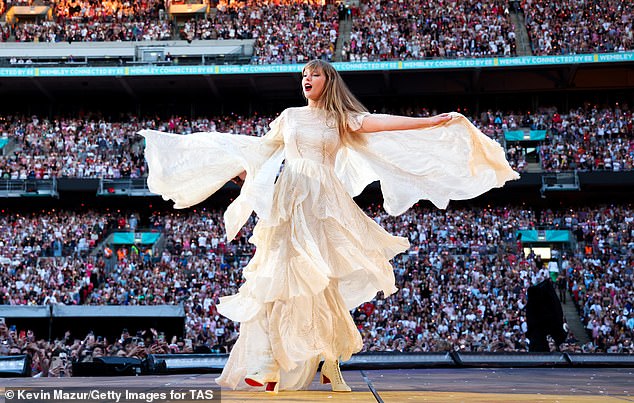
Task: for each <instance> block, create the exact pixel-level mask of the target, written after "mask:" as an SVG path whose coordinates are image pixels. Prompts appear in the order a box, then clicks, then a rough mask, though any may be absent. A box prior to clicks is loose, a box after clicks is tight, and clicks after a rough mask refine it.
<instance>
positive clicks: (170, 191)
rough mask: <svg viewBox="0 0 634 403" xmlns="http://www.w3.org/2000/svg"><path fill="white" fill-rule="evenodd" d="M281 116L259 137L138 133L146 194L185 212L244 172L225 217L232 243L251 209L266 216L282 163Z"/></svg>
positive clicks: (208, 133) (282, 118)
mask: <svg viewBox="0 0 634 403" xmlns="http://www.w3.org/2000/svg"><path fill="white" fill-rule="evenodd" d="M283 115H284V113H282V114H281V115H280V116H279V117H278V118H277V119H275V120H274V121H273V122H271V129H270V130H269V132H268V133H267V134H266V135H265V136H263V137H253V136H245V135H236V134H228V133H217V132H201V133H193V134H189V135H177V134H171V133H163V132H159V131H155V130H141V131H140V132H139V134H141V135H142V136H144V137H145V159H146V161H147V164H148V179H147V182H148V187H149V189H150V191H151V192H153V193H156V194H159V195H161V196H162V197H163V198H164V199H165V200H173V201H174V208H186V207H189V206H193V205H195V204H197V203H200V202H201V201H203V200H205V199H206V198H208V197H209V196H211V195H212V194H214V193H215V192H216V191H218V189H220V188H221V187H222V186H223V185H224V184H225V183H227V182H228V181H229V180H231V179H232V178H234V177H236V176H237V175H239V174H240V173H241V172H243V171H246V178H245V182H244V184H243V186H242V189H241V190H240V195H239V196H238V197H237V198H236V200H234V201H233V203H231V205H230V206H229V207H228V208H227V211H226V212H225V227H226V231H227V239H228V240H231V239H233V238H234V237H235V235H236V234H237V233H238V231H239V230H240V228H241V227H242V225H244V222H245V221H246V220H247V219H248V217H249V215H250V214H251V212H253V211H254V210H255V211H256V213H257V214H258V215H260V216H267V215H268V214H269V213H270V206H271V203H272V197H273V185H274V182H275V177H276V175H277V173H278V171H279V167H280V165H281V163H282V158H283V148H284V147H283V146H284V141H283V135H282V128H281V127H282V124H283V121H284V116H283Z"/></svg>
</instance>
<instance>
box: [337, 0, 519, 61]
mask: <svg viewBox="0 0 634 403" xmlns="http://www.w3.org/2000/svg"><path fill="white" fill-rule="evenodd" d="M352 24H353V26H352V32H351V35H350V40H349V41H346V43H345V45H344V52H345V58H344V61H375V60H394V59H396V60H405V59H424V58H433V57H435V58H437V57H441V58H454V57H492V56H512V55H515V48H516V44H515V29H514V27H513V24H512V22H511V19H510V16H509V10H508V7H507V6H506V5H505V2H501V1H496V0H486V1H479V2H446V3H445V2H438V3H425V2H420V1H410V0H406V1H398V2H397V1H381V2H372V1H363V2H361V4H360V9H359V11H358V13H356V16H355V17H354V18H353V22H352Z"/></svg>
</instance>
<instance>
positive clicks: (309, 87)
mask: <svg viewBox="0 0 634 403" xmlns="http://www.w3.org/2000/svg"><path fill="white" fill-rule="evenodd" d="M312 89H313V86H312V85H310V84H304V91H306V92H308V91H310V90H312Z"/></svg>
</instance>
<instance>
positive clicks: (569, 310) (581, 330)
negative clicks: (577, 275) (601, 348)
mask: <svg viewBox="0 0 634 403" xmlns="http://www.w3.org/2000/svg"><path fill="white" fill-rule="evenodd" d="M561 309H562V310H563V311H564V317H565V318H566V322H567V323H568V326H569V327H570V331H571V332H572V334H574V335H575V337H576V338H577V340H579V345H582V344H586V343H588V342H590V338H589V337H588V333H587V332H586V328H585V326H584V325H583V322H582V321H581V317H580V316H579V312H578V311H577V308H576V307H575V304H574V302H573V300H572V295H570V292H569V291H566V303H565V304H564V303H563V301H562V302H561Z"/></svg>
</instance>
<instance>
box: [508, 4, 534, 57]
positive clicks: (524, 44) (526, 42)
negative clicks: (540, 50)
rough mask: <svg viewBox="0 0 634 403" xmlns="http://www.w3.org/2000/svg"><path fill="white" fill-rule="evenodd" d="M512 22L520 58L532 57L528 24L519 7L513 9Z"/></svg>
mask: <svg viewBox="0 0 634 403" xmlns="http://www.w3.org/2000/svg"><path fill="white" fill-rule="evenodd" d="M511 21H512V22H513V25H514V26H515V45H516V46H517V55H518V56H531V55H532V54H533V51H532V50H531V41H530V38H529V37H528V31H526V22H525V18H524V12H523V11H522V10H521V9H520V8H519V6H517V7H516V8H512V9H511Z"/></svg>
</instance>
